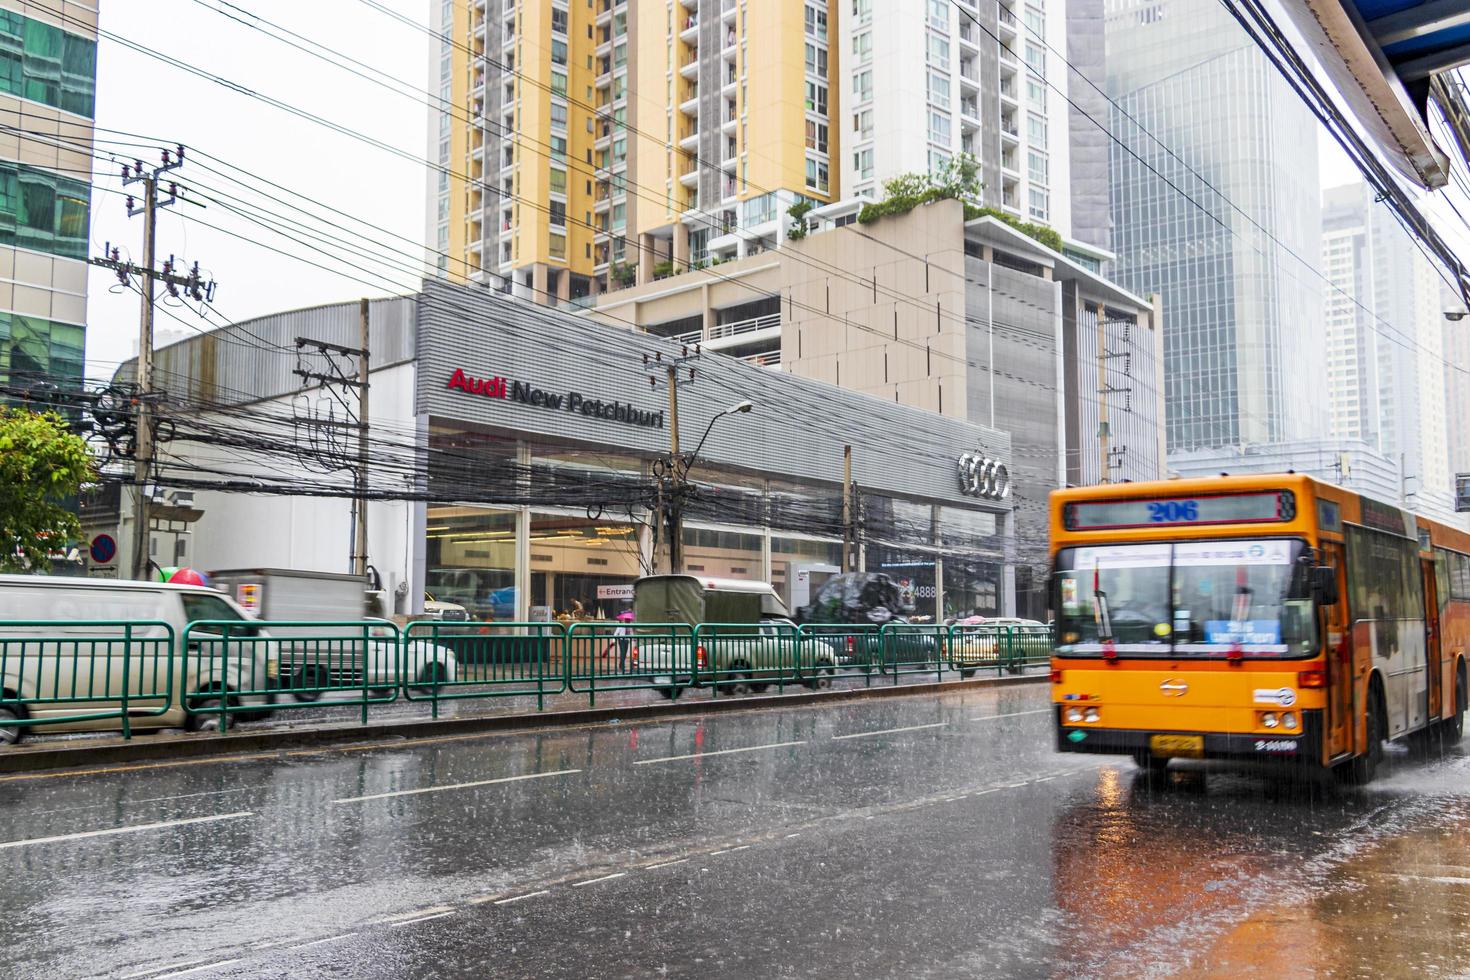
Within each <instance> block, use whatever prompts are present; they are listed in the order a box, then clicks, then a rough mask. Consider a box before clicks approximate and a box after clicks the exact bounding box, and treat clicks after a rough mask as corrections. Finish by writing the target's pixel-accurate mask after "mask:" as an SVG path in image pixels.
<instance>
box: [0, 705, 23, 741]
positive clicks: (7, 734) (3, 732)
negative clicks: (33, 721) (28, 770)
mask: <svg viewBox="0 0 1470 980" xmlns="http://www.w3.org/2000/svg"><path fill="white" fill-rule="evenodd" d="M24 717H25V716H24V715H22V714H21V713H20V712H19V711H18V710H16V709H15V708H0V745H15V744H16V743H17V742H19V741H21V740H22V739H24V738H25V737H26V726H24V725H7V724H5V722H7V721H19V720H20V719H21V718H24Z"/></svg>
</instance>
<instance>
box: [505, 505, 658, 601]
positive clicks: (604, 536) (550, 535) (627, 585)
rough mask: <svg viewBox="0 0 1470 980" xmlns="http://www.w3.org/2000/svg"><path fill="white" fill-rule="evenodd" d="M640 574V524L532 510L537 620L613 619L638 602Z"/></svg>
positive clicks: (533, 593)
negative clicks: (636, 590) (635, 599)
mask: <svg viewBox="0 0 1470 980" xmlns="http://www.w3.org/2000/svg"><path fill="white" fill-rule="evenodd" d="M641 574H643V566H642V561H641V556H640V554H639V551H638V528H637V526H636V525H633V524H629V523H626V522H618V521H611V520H595V521H594V520H588V519H587V518H585V517H570V516H561V515H557V514H532V515H531V618H532V619H533V620H540V619H558V620H561V621H562V622H567V623H571V622H578V621H582V620H589V619H592V620H595V619H614V618H616V617H617V615H618V613H620V612H622V611H623V610H625V609H631V608H632V607H633V583H634V582H635V581H636V580H637V579H638V576H640V575H641Z"/></svg>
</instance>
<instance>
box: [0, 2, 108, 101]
mask: <svg viewBox="0 0 1470 980" xmlns="http://www.w3.org/2000/svg"><path fill="white" fill-rule="evenodd" d="M96 87H97V42H95V41H90V40H88V39H87V38H84V37H79V36H77V35H75V34H68V33H67V32H66V31H63V30H61V29H60V28H57V27H52V26H51V25H50V24H47V23H45V22H43V21H39V20H33V19H32V18H30V17H26V16H23V15H21V14H18V13H14V12H12V11H0V92H7V93H9V94H11V95H15V96H19V97H20V98H23V99H30V100H31V101H32V102H40V103H41V104H43V105H49V106H51V107H52V108H56V109H62V110H65V111H66V112H71V113H75V114H76V115H79V116H87V117H88V118H90V117H91V116H92V114H93V109H94V103H95V93H96Z"/></svg>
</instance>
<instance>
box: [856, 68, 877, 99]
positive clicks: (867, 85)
mask: <svg viewBox="0 0 1470 980" xmlns="http://www.w3.org/2000/svg"><path fill="white" fill-rule="evenodd" d="M852 97H853V98H854V99H856V100H857V101H858V102H867V101H868V100H870V99H871V98H872V97H873V72H872V71H871V70H868V69H865V70H863V71H860V72H858V73H857V74H856V75H853V76H852Z"/></svg>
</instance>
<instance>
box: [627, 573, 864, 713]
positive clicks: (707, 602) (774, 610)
mask: <svg viewBox="0 0 1470 980" xmlns="http://www.w3.org/2000/svg"><path fill="white" fill-rule="evenodd" d="M633 607H634V611H635V619H636V621H637V622H638V623H640V624H650V623H669V624H675V625H678V626H686V625H687V627H688V628H690V629H692V628H693V627H694V626H696V625H699V624H712V625H706V626H705V628H704V629H702V630H701V632H700V643H699V644H698V645H697V646H696V645H694V643H693V642H692V639H691V638H690V636H689V635H687V634H684V633H682V632H681V631H679V630H674V629H660V628H658V627H656V626H646V625H644V626H639V627H638V628H637V630H636V631H635V634H634V637H633V642H634V644H635V645H636V647H637V654H638V659H637V664H638V670H639V671H640V672H642V673H645V674H652V675H653V676H654V683H655V685H657V688H658V690H659V692H660V693H662V694H663V695H664V696H665V697H668V698H676V697H678V696H679V694H680V693H681V692H682V691H683V689H684V688H685V687H687V686H689V685H690V684H691V683H693V678H694V675H695V673H696V671H697V672H698V674H699V676H700V677H701V678H704V677H710V678H712V679H713V680H714V681H715V682H716V683H718V684H719V685H720V690H722V691H725V692H727V693H731V694H745V693H755V692H759V691H763V690H765V689H766V688H767V687H768V686H769V685H770V684H771V683H772V682H773V681H776V680H782V679H786V680H792V681H795V682H797V683H800V684H804V685H806V686H807V687H810V688H813V689H815V688H819V687H826V686H828V685H829V684H831V682H832V676H833V675H834V674H835V673H836V672H837V656H836V653H835V651H834V650H833V649H832V648H831V647H830V646H828V645H826V644H821V645H818V646H816V647H812V646H810V645H808V647H807V648H806V649H803V648H802V644H801V642H800V636H799V634H798V631H797V628H796V624H795V623H793V622H792V621H791V619H790V617H789V616H787V614H786V606H785V604H784V603H783V602H782V601H781V597H780V596H779V595H777V594H776V590H775V589H773V588H772V587H771V585H770V583H768V582H749V581H744V580H738V579H713V578H705V577H700V576H695V575H650V576H645V577H644V578H641V579H639V580H638V581H637V582H635V583H634V584H633Z"/></svg>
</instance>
